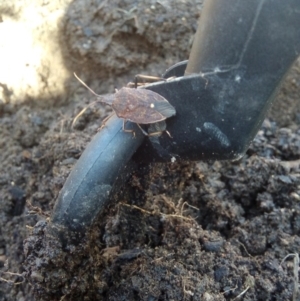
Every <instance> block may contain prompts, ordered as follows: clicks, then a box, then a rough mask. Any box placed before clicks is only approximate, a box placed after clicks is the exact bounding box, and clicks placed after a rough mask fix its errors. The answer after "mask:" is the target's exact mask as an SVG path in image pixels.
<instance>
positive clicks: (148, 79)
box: [134, 74, 166, 88]
mask: <svg viewBox="0 0 300 301" xmlns="http://www.w3.org/2000/svg"><path fill="white" fill-rule="evenodd" d="M165 80H166V79H165V78H162V77H158V76H150V75H144V74H137V75H136V76H135V77H134V84H135V88H137V86H138V85H139V83H141V84H148V83H155V82H159V81H165Z"/></svg>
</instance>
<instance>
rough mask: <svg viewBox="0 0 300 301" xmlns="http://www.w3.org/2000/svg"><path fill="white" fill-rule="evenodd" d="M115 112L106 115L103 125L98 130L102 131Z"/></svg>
mask: <svg viewBox="0 0 300 301" xmlns="http://www.w3.org/2000/svg"><path fill="white" fill-rule="evenodd" d="M114 114H115V113H114V112H112V113H111V114H109V115H108V116H106V117H105V118H104V119H103V120H102V123H101V126H100V127H99V128H98V130H97V132H99V131H101V130H102V129H103V128H104V127H105V124H106V122H107V120H108V119H109V118H110V117H112V116H113V115H114Z"/></svg>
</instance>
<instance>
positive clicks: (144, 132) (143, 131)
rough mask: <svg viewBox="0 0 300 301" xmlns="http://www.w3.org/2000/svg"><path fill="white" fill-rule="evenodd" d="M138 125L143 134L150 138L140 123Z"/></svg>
mask: <svg viewBox="0 0 300 301" xmlns="http://www.w3.org/2000/svg"><path fill="white" fill-rule="evenodd" d="M136 125H137V126H138V127H139V128H140V129H141V131H142V133H143V134H144V135H145V136H149V134H148V133H147V132H146V131H145V130H143V128H142V127H141V126H140V125H139V124H138V123H137V124H136Z"/></svg>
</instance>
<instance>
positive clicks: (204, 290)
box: [0, 1, 300, 301]
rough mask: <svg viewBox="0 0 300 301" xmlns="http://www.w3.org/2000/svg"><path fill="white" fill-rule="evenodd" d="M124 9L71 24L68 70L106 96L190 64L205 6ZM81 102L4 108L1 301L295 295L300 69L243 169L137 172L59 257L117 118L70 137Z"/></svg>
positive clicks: (83, 8) (92, 117) (79, 9)
mask: <svg viewBox="0 0 300 301" xmlns="http://www.w3.org/2000/svg"><path fill="white" fill-rule="evenodd" d="M120 2H121V1H109V2H105V1H104V2H103V3H105V4H103V6H101V5H100V6H101V8H100V9H99V7H98V10H96V9H95V7H94V6H95V5H96V4H95V3H94V2H92V1H91V3H89V4H87V1H82V2H80V1H75V2H73V3H72V4H71V6H70V7H69V10H68V11H67V12H66V18H65V20H62V28H64V33H63V34H62V35H63V36H62V37H63V38H62V44H63V48H64V49H65V52H66V53H65V56H66V65H67V66H68V68H71V66H74V62H76V65H77V66H78V67H77V68H78V70H79V69H80V68H81V69H80V70H81V73H80V72H79V74H81V75H83V79H88V80H90V82H89V84H91V85H92V88H94V89H95V90H96V91H97V92H98V93H105V92H109V91H110V92H111V91H112V90H113V88H114V87H118V88H119V87H121V86H122V85H124V84H126V83H127V82H128V81H130V80H132V76H133V75H134V74H135V73H146V74H153V75H159V74H160V73H162V72H163V71H164V69H165V68H167V67H168V66H170V65H172V64H173V63H176V62H178V61H180V60H183V59H186V58H187V56H188V53H189V49H190V43H189V41H190V38H191V36H192V34H193V32H194V31H195V29H196V25H197V21H196V20H197V18H198V17H199V11H200V8H201V3H200V1H199V3H196V2H192V1H191V2H189V1H186V2H183V1H178V2H176V5H174V6H172V8H171V6H168V5H167V4H166V5H165V6H164V5H161V4H156V5H154V4H155V3H156V2H157V3H158V1H153V5H152V6H153V7H152V6H151V5H149V4H148V5H145V4H142V2H139V3H141V4H136V5H135V6H134V5H133V4H130V1H124V3H126V4H124V6H121V4H120ZM131 2H132V3H133V1H131ZM165 2H166V3H168V1H160V3H165ZM195 3H196V4H197V5H198V6H197V7H198V9H195V5H196V4H195ZM98 6H99V4H98ZM95 11H96V12H95ZM124 14H126V18H124ZM158 16H159V17H158ZM84 35H86V36H88V37H89V40H90V41H91V42H89V49H88V50H86V51H84V47H83V46H82V45H83V44H84V43H83V40H81V39H84ZM99 37H100V38H99ZM85 41H86V40H85ZM178 41H179V42H178ZM63 42H64V43H63ZM82 47H83V48H82ZM99 47H100V48H101V47H102V48H103V49H104V50H103V49H102V48H101V49H102V50H101V49H100V48H99ZM101 51H102V52H101ZM99 53H100V55H99ZM102 54H103V55H102ZM104 54H105V55H104ZM68 57H72V60H70V59H69V60H68ZM124 58H126V59H124ZM89 70H90V73H88V72H87V71H89ZM92 77H94V78H93V81H92ZM96 79H97V80H96ZM99 82H101V83H102V84H101V87H100V86H99ZM96 84H97V85H98V88H97V86H96ZM85 93H86V92H85V91H84V90H83V89H82V88H76V89H75V92H74V93H73V94H72V93H71V94H72V95H71V96H70V98H69V99H68V101H67V102H66V103H65V104H64V105H60V106H59V105H56V106H54V107H53V106H52V105H50V104H49V105H48V104H47V103H44V104H43V105H40V104H37V103H36V102H35V101H30V102H27V103H23V104H19V105H18V104H10V103H2V104H1V105H0V146H1V153H0V158H1V174H0V206H1V208H0V231H1V232H0V233H1V236H0V265H1V268H2V269H1V270H2V274H1V279H2V281H1V283H0V300H5V301H12V300H18V301H21V300H22V301H25V300H45V301H46V300H116V301H117V300H145V301H155V300H169V301H170V300H206V301H209V300H241V299H242V300H264V301H265V300H300V294H299V293H297V289H298V284H297V281H298V276H299V275H298V274H299V271H298V266H299V258H298V253H299V248H300V101H299V99H300V97H299V95H300V63H299V62H298V63H296V64H295V65H294V67H293V69H292V71H291V72H290V74H289V76H288V77H287V79H286V81H285V83H284V85H283V87H282V89H281V91H280V93H279V96H278V99H277V102H276V103H275V104H274V106H273V108H272V110H271V112H270V114H269V117H268V118H267V119H266V120H265V122H264V124H263V126H262V128H261V130H260V131H259V133H258V134H257V136H256V138H255V140H254V141H253V143H252V145H251V146H250V148H249V150H248V152H247V154H246V155H245V156H244V157H243V158H242V159H241V160H239V161H238V162H198V163H173V164H157V165H154V166H152V167H151V168H150V171H149V172H148V173H146V174H145V173H144V172H143V171H139V170H137V171H136V172H135V173H134V174H133V175H132V177H131V178H130V180H129V183H128V185H127V187H126V189H125V188H124V189H125V192H124V193H123V194H122V196H120V197H119V199H118V200H117V201H116V202H115V203H114V204H112V205H111V206H110V208H107V210H106V212H105V214H104V215H103V216H101V217H99V220H98V222H97V223H96V225H95V226H94V227H93V228H92V229H91V231H90V233H89V234H88V235H87V237H86V239H85V240H84V241H83V242H82V243H81V244H80V245H78V246H73V245H68V246H67V247H66V248H62V246H61V244H60V242H59V241H58V240H56V239H55V238H54V237H53V236H51V235H50V234H49V233H48V232H47V231H46V230H45V229H46V225H47V223H48V221H49V216H50V215H51V211H52V209H53V206H54V203H55V200H56V197H57V195H58V193H59V191H60V189H61V188H62V186H63V184H64V182H65V180H66V178H67V176H68V174H69V172H70V170H71V169H72V167H73V166H74V164H75V163H76V161H77V159H78V158H79V157H80V155H81V153H82V152H83V151H84V149H85V146H86V145H87V143H88V142H89V141H90V139H91V138H92V137H93V135H94V134H95V133H96V131H97V128H98V127H99V126H100V124H101V120H102V119H103V118H104V117H105V116H106V115H107V114H108V112H107V110H109V109H107V108H106V107H103V106H101V107H100V106H97V107H94V108H91V109H88V110H87V111H86V113H85V114H84V116H83V117H81V118H80V120H79V121H78V123H77V124H76V126H75V129H71V126H70V125H71V122H72V120H73V118H74V117H75V116H76V114H77V113H78V112H79V111H80V110H81V109H82V108H83V107H84V106H85V105H86V103H87V101H86V99H85V97H84V96H85V95H88V94H85ZM78 98H81V99H82V101H81V102H79V103H77V104H74V99H78ZM61 103H63V102H61ZM24 241H25V243H24ZM289 254H292V255H290V256H289V257H288V258H287V259H286V260H284V261H283V259H284V258H285V257H286V256H287V255H289ZM297 260H298V261H297Z"/></svg>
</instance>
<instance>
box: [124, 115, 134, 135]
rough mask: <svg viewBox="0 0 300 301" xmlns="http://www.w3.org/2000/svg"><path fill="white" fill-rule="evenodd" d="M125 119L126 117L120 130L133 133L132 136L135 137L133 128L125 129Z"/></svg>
mask: <svg viewBox="0 0 300 301" xmlns="http://www.w3.org/2000/svg"><path fill="white" fill-rule="evenodd" d="M126 122H127V120H126V119H123V127H122V130H123V131H124V132H125V133H133V137H135V132H134V130H126V129H125V124H126Z"/></svg>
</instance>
